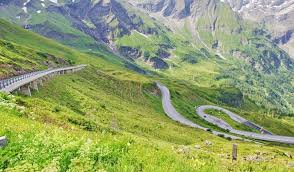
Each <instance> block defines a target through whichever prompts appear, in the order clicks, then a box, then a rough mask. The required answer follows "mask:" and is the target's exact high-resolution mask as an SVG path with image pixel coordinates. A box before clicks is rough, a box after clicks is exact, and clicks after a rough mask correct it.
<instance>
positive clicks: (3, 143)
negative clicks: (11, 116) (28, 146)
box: [0, 136, 7, 148]
mask: <svg viewBox="0 0 294 172" xmlns="http://www.w3.org/2000/svg"><path fill="white" fill-rule="evenodd" d="M6 144H7V138H6V137H5V136H4V137H0V148H1V147H4V146H6Z"/></svg>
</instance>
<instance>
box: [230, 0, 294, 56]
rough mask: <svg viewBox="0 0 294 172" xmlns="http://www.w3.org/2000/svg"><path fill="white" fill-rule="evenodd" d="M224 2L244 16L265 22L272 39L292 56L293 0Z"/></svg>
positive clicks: (293, 43) (293, 30)
mask: <svg viewBox="0 0 294 172" xmlns="http://www.w3.org/2000/svg"><path fill="white" fill-rule="evenodd" d="M225 2H227V3H229V4H230V5H231V7H232V8H233V9H234V11H236V12H238V13H240V14H241V15H242V16H243V17H244V18H246V19H249V20H252V21H256V22H259V23H261V24H265V26H266V27H267V28H268V29H269V30H270V31H271V33H272V39H273V41H274V42H275V43H277V44H280V45H281V47H282V48H284V50H285V51H287V52H289V53H290V54H291V56H293V57H294V51H293V48H294V37H293V32H294V21H293V17H294V1H293V0H273V1H262V0H260V1H258V0H257V1H256V0H244V1H231V0H225Z"/></svg>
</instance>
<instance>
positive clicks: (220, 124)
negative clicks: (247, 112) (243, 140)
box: [196, 105, 273, 135]
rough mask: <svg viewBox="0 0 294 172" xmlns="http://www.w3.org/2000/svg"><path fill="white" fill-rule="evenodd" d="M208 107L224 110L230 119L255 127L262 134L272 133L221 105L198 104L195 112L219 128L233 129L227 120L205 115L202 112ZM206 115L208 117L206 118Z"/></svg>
mask: <svg viewBox="0 0 294 172" xmlns="http://www.w3.org/2000/svg"><path fill="white" fill-rule="evenodd" d="M208 109H214V110H218V111H222V112H224V113H225V114H226V115H228V116H229V117H230V118H231V119H232V120H234V121H235V122H237V123H240V124H243V125H246V126H248V127H250V128H252V129H256V130H258V131H260V132H261V133H262V134H270V135H273V134H272V133H271V132H269V131H267V130H265V129H264V128H262V127H260V126H259V125H257V124H255V123H253V122H251V121H248V120H247V119H245V118H243V117H241V116H239V115H237V114H235V113H233V112H231V111H229V110H227V109H225V108H222V107H218V106H213V105H205V106H200V107H198V108H197V110H196V111H197V114H198V115H199V116H200V117H202V118H203V119H205V120H206V121H207V120H209V122H210V123H213V124H214V125H217V126H218V127H220V128H223V129H225V130H231V129H233V128H232V127H231V125H229V124H228V123H227V122H225V121H224V120H222V119H219V118H216V117H214V116H211V115H207V114H205V113H204V111H205V110H208ZM207 117H208V118H207Z"/></svg>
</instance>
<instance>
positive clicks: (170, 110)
mask: <svg viewBox="0 0 294 172" xmlns="http://www.w3.org/2000/svg"><path fill="white" fill-rule="evenodd" d="M156 85H157V87H158V88H159V89H160V91H161V94H162V107H163V110H164V112H165V114H166V115H167V116H168V117H169V118H171V119H172V120H174V121H177V122H179V123H181V124H184V125H187V126H190V127H193V128H198V129H201V130H204V131H211V132H212V134H214V135H217V136H220V135H221V136H224V137H225V138H231V139H235V140H244V139H243V138H241V137H237V136H233V135H230V134H226V133H222V132H218V131H213V130H210V129H208V128H205V127H202V126H200V125H197V124H195V123H194V122H192V121H190V120H188V119H187V118H185V117H183V116H182V115H181V114H180V113H178V112H177V111H176V109H175V108H174V106H173V105H172V104H171V100H170V92H169V89H168V88H167V87H165V86H164V85H162V84H161V83H159V82H156Z"/></svg>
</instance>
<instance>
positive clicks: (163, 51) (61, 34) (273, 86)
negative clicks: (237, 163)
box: [0, 0, 294, 115]
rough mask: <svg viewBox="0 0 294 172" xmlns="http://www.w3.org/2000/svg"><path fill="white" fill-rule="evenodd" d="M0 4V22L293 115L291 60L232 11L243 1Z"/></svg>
mask: <svg viewBox="0 0 294 172" xmlns="http://www.w3.org/2000/svg"><path fill="white" fill-rule="evenodd" d="M0 2H1V6H0V12H1V13H0V17H2V18H5V19H8V20H10V21H12V22H14V23H18V24H20V25H22V26H24V27H26V28H28V29H31V30H33V31H35V32H37V33H40V34H42V35H44V36H46V37H49V38H53V39H56V40H58V41H60V42H61V43H63V44H66V45H70V46H73V47H75V48H78V49H80V50H83V51H87V52H92V53H93V52H94V53H97V52H101V50H104V51H109V50H107V48H105V46H107V47H109V48H110V49H112V50H113V51H115V52H119V53H120V54H121V55H122V56H124V57H126V58H127V59H129V60H132V61H134V62H135V63H137V64H139V65H140V66H141V67H143V68H147V69H149V70H153V69H164V70H163V71H158V70H155V72H157V73H160V74H161V75H165V76H168V77H171V78H175V79H178V80H185V81H186V82H189V83H191V84H193V85H198V86H201V87H216V88H217V89H222V88H224V89H225V88H230V87H235V88H237V89H239V90H240V91H241V93H242V95H243V96H244V97H249V98H250V99H251V100H252V101H255V103H256V104H258V105H259V106H263V107H265V108H264V109H266V110H265V111H268V110H269V111H273V113H277V112H278V113H279V114H283V115H285V114H288V115H293V113H294V108H293V107H294V104H293V103H294V101H293V98H292V97H293V70H294V69H293V68H294V62H293V59H291V58H290V56H289V55H288V54H287V53H286V52H285V51H283V50H281V49H280V48H279V47H278V46H276V44H275V43H274V42H273V40H272V37H273V36H272V35H270V33H269V32H267V30H266V29H264V28H263V27H260V26H259V25H256V24H253V23H251V22H248V21H246V20H243V18H242V17H241V16H242V15H241V16H240V15H239V14H238V13H236V12H234V11H233V10H232V8H231V6H232V7H233V9H235V8H237V6H238V5H236V4H243V6H244V4H246V3H245V1H237V2H238V3H237V2H236V3H231V6H230V5H228V4H227V3H223V2H221V1H219V0H210V1H208V0H200V1H196V0H180V1H175V0H152V1H138V0H132V1H124V0H120V1H119V0H99V1H91V0H83V1H75V2H72V1H56V2H53V1H47V0H45V1H44V2H43V1H38V0H30V1H24V0H13V1H3V0H2V1H0ZM231 2H233V1H231ZM246 2H247V1H246ZM250 2H251V1H250ZM253 2H255V1H252V2H251V3H253ZM287 2H288V1H287ZM253 4H254V3H253ZM265 5H266V4H265ZM239 6H240V5H239ZM253 6H254V5H253ZM239 8H241V7H239ZM204 64H205V66H204V67H203V65H204ZM203 68H205V70H203ZM135 69H137V68H135ZM207 69H211V70H210V71H209V70H207ZM191 78H192V79H191ZM225 102H229V101H227V100H225ZM241 102H242V101H241ZM232 105H233V106H240V105H242V104H232Z"/></svg>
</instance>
